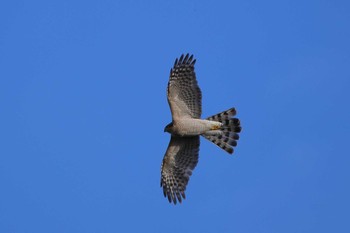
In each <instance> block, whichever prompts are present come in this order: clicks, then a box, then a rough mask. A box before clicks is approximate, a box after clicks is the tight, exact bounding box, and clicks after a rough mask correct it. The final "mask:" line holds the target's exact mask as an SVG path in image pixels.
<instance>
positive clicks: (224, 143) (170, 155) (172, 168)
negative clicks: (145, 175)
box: [161, 54, 241, 204]
mask: <svg viewBox="0 0 350 233" xmlns="http://www.w3.org/2000/svg"><path fill="white" fill-rule="evenodd" d="M195 62H196V60H193V55H192V56H189V54H187V55H186V56H183V55H182V56H181V57H180V58H179V59H176V60H175V64H174V67H173V68H172V69H171V70H170V80H169V83H168V88H167V96H168V103H169V106H170V110H171V113H172V118H173V120H172V122H171V123H170V124H168V125H167V126H166V127H165V129H164V131H165V132H168V133H170V134H171V140H170V143H169V146H168V149H167V151H166V153H165V156H164V159H163V162H162V166H161V176H162V177H161V186H162V187H163V192H164V196H166V197H168V199H169V202H173V203H174V204H176V202H177V201H179V202H181V201H182V198H185V190H186V186H187V183H188V181H189V178H190V176H191V174H192V171H193V170H194V168H195V167H196V165H197V163H198V154H199V144H200V140H199V137H200V136H203V137H204V138H206V139H208V140H209V141H211V142H213V143H214V144H216V145H217V146H219V147H220V148H221V149H223V150H225V151H226V152H228V153H230V154H232V153H233V147H235V146H236V145H237V140H238V139H239V135H238V133H239V132H240V131H241V126H240V121H239V120H238V119H237V118H233V116H235V115H236V110H235V108H230V109H228V110H226V111H223V112H221V113H219V114H216V115H213V116H211V117H208V118H206V119H201V113H202V93H201V90H200V88H199V86H198V84H197V80H196V75H195V72H194V64H195Z"/></svg>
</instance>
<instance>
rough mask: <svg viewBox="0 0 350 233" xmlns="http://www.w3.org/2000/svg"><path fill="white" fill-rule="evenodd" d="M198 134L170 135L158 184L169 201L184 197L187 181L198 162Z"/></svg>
mask: <svg viewBox="0 0 350 233" xmlns="http://www.w3.org/2000/svg"><path fill="white" fill-rule="evenodd" d="M199 143H200V142H199V136H195V137H175V136H172V137H171V140H170V143H169V146H168V149H167V151H166V153H165V156H164V158H163V162H162V168H161V173H162V177H161V181H160V186H161V187H163V193H164V196H165V197H168V200H169V202H170V203H171V202H174V204H176V202H177V201H179V202H180V203H181V201H182V198H183V199H185V197H186V196H185V190H186V186H187V183H188V181H189V179H190V176H191V175H192V171H193V170H194V168H195V167H196V165H197V163H198V153H199Z"/></svg>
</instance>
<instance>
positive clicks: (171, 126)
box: [164, 122, 173, 133]
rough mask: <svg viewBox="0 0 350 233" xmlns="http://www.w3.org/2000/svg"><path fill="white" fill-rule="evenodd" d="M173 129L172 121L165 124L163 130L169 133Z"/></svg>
mask: <svg viewBox="0 0 350 233" xmlns="http://www.w3.org/2000/svg"><path fill="white" fill-rule="evenodd" d="M172 131H173V122H171V123H169V124H167V125H166V126H165V128H164V132H168V133H171V132H172Z"/></svg>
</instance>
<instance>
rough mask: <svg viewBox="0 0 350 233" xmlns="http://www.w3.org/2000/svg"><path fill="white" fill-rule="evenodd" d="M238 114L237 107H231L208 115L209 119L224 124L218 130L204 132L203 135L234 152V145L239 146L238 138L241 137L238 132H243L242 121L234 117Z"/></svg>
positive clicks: (222, 147) (224, 148) (227, 150)
mask: <svg viewBox="0 0 350 233" xmlns="http://www.w3.org/2000/svg"><path fill="white" fill-rule="evenodd" d="M235 115H236V109H235V108H230V109H228V110H226V111H223V112H221V113H218V114H216V115H213V116H211V117H208V118H207V120H210V121H217V122H220V123H222V126H221V127H220V128H219V129H218V130H215V131H216V132H212V133H211V131H209V132H208V133H205V134H202V136H203V137H205V138H206V139H208V140H209V141H211V142H212V143H214V144H215V145H217V146H219V147H220V148H221V149H223V150H225V151H226V152H228V153H230V154H232V153H233V147H235V146H237V140H238V139H239V135H238V133H239V132H241V129H242V128H241V123H240V121H239V119H238V118H233V116H235Z"/></svg>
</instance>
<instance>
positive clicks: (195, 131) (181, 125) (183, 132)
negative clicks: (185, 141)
mask: <svg viewBox="0 0 350 233" xmlns="http://www.w3.org/2000/svg"><path fill="white" fill-rule="evenodd" d="M221 126H222V123H220V122H217V121H209V120H205V119H193V118H184V119H182V120H174V121H173V122H172V123H170V124H169V127H166V129H165V131H166V132H169V133H170V134H171V135H174V136H180V137H186V136H197V135H201V134H205V133H209V132H212V131H215V132H216V133H218V132H217V129H219V128H220V127H221Z"/></svg>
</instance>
